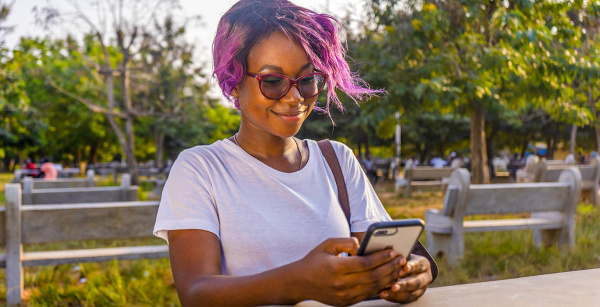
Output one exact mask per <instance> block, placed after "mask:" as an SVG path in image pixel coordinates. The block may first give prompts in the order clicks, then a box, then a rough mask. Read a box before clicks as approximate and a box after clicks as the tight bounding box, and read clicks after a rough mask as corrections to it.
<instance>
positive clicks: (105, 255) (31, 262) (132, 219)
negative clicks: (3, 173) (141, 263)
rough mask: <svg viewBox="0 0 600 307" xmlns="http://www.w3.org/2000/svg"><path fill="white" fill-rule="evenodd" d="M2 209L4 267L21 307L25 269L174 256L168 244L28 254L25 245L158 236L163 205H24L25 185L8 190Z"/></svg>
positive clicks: (9, 291)
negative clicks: (155, 233) (156, 227)
mask: <svg viewBox="0 0 600 307" xmlns="http://www.w3.org/2000/svg"><path fill="white" fill-rule="evenodd" d="M5 193H6V207H4V208H3V207H0V245H2V246H6V253H5V254H0V266H1V267H5V268H6V298H7V303H8V304H9V305H12V304H19V303H20V302H21V296H22V294H23V267H32V266H43V265H56V264H66V263H80V262H95V261H108V260H112V259H120V260H124V259H142V258H144V259H145V258H164V257H168V247H167V246H166V245H156V246H130V247H117V248H95V249H77V250H61V251H41V252H25V253H24V252H23V244H31V243H50V242H59V241H83V240H101V239H132V238H150V237H153V235H152V229H153V226H154V221H155V219H156V212H157V210H158V201H144V202H141V201H133V202H113V203H80V204H47V205H35V206H33V205H22V202H21V199H22V195H21V186H20V185H19V184H7V185H6V191H5Z"/></svg>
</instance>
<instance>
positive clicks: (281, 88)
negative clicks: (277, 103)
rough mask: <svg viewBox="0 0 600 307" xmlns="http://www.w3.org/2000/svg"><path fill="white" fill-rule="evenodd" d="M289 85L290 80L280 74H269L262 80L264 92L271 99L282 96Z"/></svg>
mask: <svg viewBox="0 0 600 307" xmlns="http://www.w3.org/2000/svg"><path fill="white" fill-rule="evenodd" d="M289 86H290V81H289V80H288V79H286V78H283V77H278V76H267V77H265V78H263V79H262V82H261V87H262V93H263V95H265V97H267V98H269V99H276V98H278V97H280V96H281V95H283V93H284V92H285V91H286V90H287V89H288V87H289Z"/></svg>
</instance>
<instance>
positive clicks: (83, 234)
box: [0, 184, 159, 246]
mask: <svg viewBox="0 0 600 307" xmlns="http://www.w3.org/2000/svg"><path fill="white" fill-rule="evenodd" d="M5 187H6V191H5V193H6V206H5V207H0V246H5V244H6V238H7V236H8V235H9V234H8V233H9V232H10V231H7V230H11V231H12V230H15V229H20V236H21V240H19V241H20V242H21V243H23V244H26V243H49V242H59V241H78V240H99V239H131V238H149V237H153V235H152V227H153V225H154V221H155V219H156V212H157V210H158V204H159V202H158V201H129V202H102V203H92V204H90V203H83V204H48V205H22V203H21V202H20V201H19V200H20V199H21V197H22V195H21V192H22V191H21V186H20V185H19V184H7V185H6V186H5ZM7 216H9V217H11V218H9V219H7V218H6V217H7ZM19 225H20V226H19Z"/></svg>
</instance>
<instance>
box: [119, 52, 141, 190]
mask: <svg viewBox="0 0 600 307" xmlns="http://www.w3.org/2000/svg"><path fill="white" fill-rule="evenodd" d="M130 56H131V55H130V54H129V53H127V52H125V51H123V65H122V66H121V67H122V68H121V69H122V70H121V73H122V74H123V76H122V79H121V83H122V84H123V104H124V106H125V110H126V111H127V119H126V120H125V137H126V144H125V146H124V147H123V150H124V151H125V158H126V159H127V167H128V168H129V174H130V175H131V184H132V185H138V184H139V182H138V165H137V160H136V158H135V150H134V144H135V135H134V133H133V120H134V115H133V114H132V111H133V107H132V103H131V94H130V93H131V90H130V86H129V85H130V83H129V60H130V59H131V58H130Z"/></svg>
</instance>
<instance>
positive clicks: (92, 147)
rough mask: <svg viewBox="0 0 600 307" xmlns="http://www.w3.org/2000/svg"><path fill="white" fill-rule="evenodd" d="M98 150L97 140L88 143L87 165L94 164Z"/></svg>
mask: <svg viewBox="0 0 600 307" xmlns="http://www.w3.org/2000/svg"><path fill="white" fill-rule="evenodd" d="M97 150H98V141H95V142H93V143H92V144H91V145H90V154H89V156H88V162H87V164H88V165H95V164H96V152H97Z"/></svg>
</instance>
